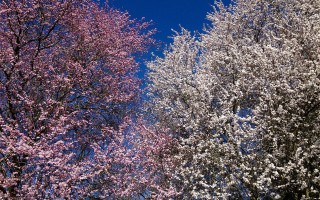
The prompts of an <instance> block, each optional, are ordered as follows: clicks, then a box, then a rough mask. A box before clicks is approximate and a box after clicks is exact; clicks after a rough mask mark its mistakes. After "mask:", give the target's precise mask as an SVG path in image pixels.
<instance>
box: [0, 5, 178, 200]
mask: <svg viewBox="0 0 320 200" xmlns="http://www.w3.org/2000/svg"><path fill="white" fill-rule="evenodd" d="M148 26H149V24H148V23H146V22H138V21H135V20H131V19H130V18H129V15H128V14H127V13H122V12H119V11H117V10H113V9H109V8H108V9H101V8H99V6H98V5H96V4H95V3H94V2H93V1H90V0H77V1H76V0H50V1H49V0H40V1H39V0H27V1H22V0H21V1H20V0H19V1H11V0H4V1H1V3H0V44H1V45H0V94H1V98H0V198H9V199H21V198H22V197H23V198H27V199H52V198H66V199H75V198H86V197H100V198H103V197H108V196H109V197H112V196H114V197H115V196H122V197H125V196H132V195H136V194H139V192H140V193H141V194H143V193H145V192H146V191H155V190H157V191H160V190H162V191H163V192H162V193H167V194H170V192H169V190H170V187H169V186H168V187H166V188H167V190H166V189H160V188H157V187H156V185H157V184H158V183H159V181H160V179H161V180H164V178H161V176H158V174H159V173H158V174H156V172H157V171H158V172H160V171H159V169H160V167H162V168H163V166H160V164H159V163H160V162H159V160H163V161H164V162H165V161H166V160H165V156H161V158H159V156H160V155H162V154H164V150H163V149H165V147H166V146H167V145H170V144H172V142H173V140H172V139H171V138H170V136H168V135H167V136H165V135H166V134H165V133H164V132H163V131H162V132H161V131H160V132H161V133H159V134H157V131H155V130H153V129H150V128H146V126H144V125H142V123H139V124H138V125H136V126H135V127H133V126H132V124H133V122H132V121H131V120H130V118H131V117H130V116H132V114H134V111H135V109H134V105H135V103H136V102H137V100H138V99H139V94H140V91H139V79H137V78H136V77H135V76H134V74H135V72H136V71H137V63H136V61H135V55H137V54H139V53H143V52H144V51H145V50H146V49H147V47H148V46H149V45H150V44H152V43H153V40H152V39H151V38H150V36H151V35H152V34H153V30H150V31H148V30H147V27H148ZM160 136H161V137H162V136H163V137H162V138H161V140H159V139H157V138H158V137H160ZM149 148H150V149H149ZM156 162H158V164H155V163H156ZM171 163H172V162H171ZM168 169H169V168H168ZM152 174H153V175H155V176H153V175H152ZM163 174H165V173H163ZM138 179H139V180H138ZM147 183H148V184H147ZM146 188H147V190H146ZM157 193H158V194H160V193H161V192H160V193H159V192H157Z"/></svg>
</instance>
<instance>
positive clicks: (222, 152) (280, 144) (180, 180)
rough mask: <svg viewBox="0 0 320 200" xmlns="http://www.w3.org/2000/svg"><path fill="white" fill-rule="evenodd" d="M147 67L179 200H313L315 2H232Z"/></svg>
mask: <svg viewBox="0 0 320 200" xmlns="http://www.w3.org/2000/svg"><path fill="white" fill-rule="evenodd" d="M214 8H215V11H214V12H213V13H211V14H209V15H208V19H209V20H210V21H211V22H212V28H210V29H209V30H206V32H205V33H204V34H202V35H201V36H200V37H196V36H192V34H190V32H188V31H187V30H185V29H183V30H182V32H181V33H177V34H176V36H175V37H174V42H173V44H172V45H171V46H170V47H169V49H168V50H166V51H165V52H164V57H163V58H159V57H158V58H156V59H155V61H153V62H150V63H149V64H148V67H149V68H150V70H151V72H150V74H149V79H150V81H151V84H150V85H149V94H150V96H151V99H152V103H150V105H149V106H150V108H152V109H151V110H152V112H153V114H154V115H155V116H157V117H158V120H159V122H160V123H161V124H162V125H163V126H166V127H169V128H170V129H171V130H172V131H173V132H175V133H177V135H178V139H179V141H180V146H179V152H178V153H177V155H176V158H177V160H179V161H181V165H180V166H179V167H178V168H177V169H176V174H175V176H174V177H176V179H175V180H174V183H175V184H176V187H177V188H178V189H180V190H181V195H182V196H183V197H184V198H185V199H189V198H194V199H213V198H215V197H221V198H229V197H231V198H235V199H237V198H252V199H257V198H263V197H271V198H275V199H279V198H287V199H300V198H320V193H319V191H320V173H319V170H320V158H319V155H320V1H318V0H304V1H301V0H273V1H268V0H260V1H257V0H238V1H236V2H235V3H234V4H232V5H231V6H230V7H224V6H223V5H222V4H221V3H217V4H216V5H215V7H214Z"/></svg>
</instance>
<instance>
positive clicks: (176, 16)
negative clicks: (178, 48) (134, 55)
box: [109, 0, 230, 78]
mask: <svg viewBox="0 0 320 200" xmlns="http://www.w3.org/2000/svg"><path fill="white" fill-rule="evenodd" d="M223 2H224V4H225V5H227V4H229V3H230V0H223ZM213 3H214V0H109V5H110V6H111V7H113V8H116V9H119V10H121V11H128V12H129V14H130V15H131V17H132V18H135V19H141V18H143V17H144V18H145V20H146V21H153V25H152V28H156V29H157V34H156V35H155V36H154V38H155V39H156V40H157V41H159V42H161V43H162V48H160V50H158V51H156V49H154V48H153V49H151V50H150V52H149V53H148V54H147V55H145V56H144V57H143V60H144V61H150V60H151V52H152V51H153V52H154V53H155V55H161V52H162V49H163V47H164V46H165V45H168V44H169V43H171V42H172V39H170V38H169V37H171V36H172V35H173V32H172V29H174V30H177V31H180V25H181V26H182V27H184V28H186V29H188V30H189V31H192V32H193V31H199V32H201V31H202V29H203V26H204V24H208V23H209V22H208V21H207V20H206V15H207V13H208V12H211V11H212V10H213V9H212V6H211V5H213ZM144 61H141V62H140V63H141V68H140V69H141V73H139V77H141V78H142V77H144V74H145V72H146V67H145V65H144V64H143V62H144Z"/></svg>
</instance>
